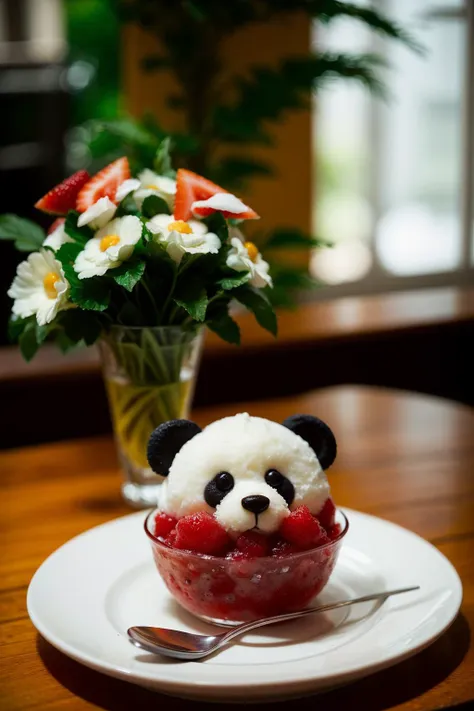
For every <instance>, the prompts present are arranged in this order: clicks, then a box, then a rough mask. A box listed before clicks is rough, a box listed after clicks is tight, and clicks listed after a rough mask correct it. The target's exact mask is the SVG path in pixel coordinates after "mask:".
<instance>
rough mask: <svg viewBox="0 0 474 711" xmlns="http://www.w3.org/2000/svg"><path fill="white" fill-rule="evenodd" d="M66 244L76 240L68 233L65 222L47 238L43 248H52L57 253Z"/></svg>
mask: <svg viewBox="0 0 474 711" xmlns="http://www.w3.org/2000/svg"><path fill="white" fill-rule="evenodd" d="M66 242H74V240H73V239H72V238H71V237H69V235H68V234H67V233H66V230H65V229H64V220H63V221H62V222H61V224H60V225H58V226H57V227H56V229H55V230H53V231H52V232H51V233H50V234H49V235H48V236H47V237H46V239H45V241H44V242H43V247H51V249H52V250H54V251H55V252H57V251H58V249H59V248H60V247H62V246H63V244H66Z"/></svg>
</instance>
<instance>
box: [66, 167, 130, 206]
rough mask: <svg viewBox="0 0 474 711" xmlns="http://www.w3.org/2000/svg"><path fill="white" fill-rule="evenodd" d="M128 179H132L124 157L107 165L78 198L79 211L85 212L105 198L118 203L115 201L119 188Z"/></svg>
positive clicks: (85, 186)
mask: <svg viewBox="0 0 474 711" xmlns="http://www.w3.org/2000/svg"><path fill="white" fill-rule="evenodd" d="M128 178H130V166H129V164H128V160H127V158H126V157H125V156H124V157H123V158H118V159H117V160H116V161H114V162H113V163H110V164H109V165H107V166H106V167H105V168H103V169H102V170H101V171H99V172H98V173H97V174H96V175H94V176H93V177H92V178H91V179H90V180H88V181H87V182H86V184H85V185H84V186H83V187H82V189H81V191H80V192H79V194H78V196H77V204H76V208H77V210H78V211H79V212H85V211H86V210H87V209H88V208H89V207H91V205H93V204H94V203H95V202H97V200H100V198H103V197H108V198H109V200H111V201H112V202H117V201H116V199H115V194H116V192H117V188H118V187H119V185H121V184H122V183H123V182H124V180H128Z"/></svg>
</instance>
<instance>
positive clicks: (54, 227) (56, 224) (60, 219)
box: [48, 217, 66, 235]
mask: <svg viewBox="0 0 474 711" xmlns="http://www.w3.org/2000/svg"><path fill="white" fill-rule="evenodd" d="M65 222H66V220H65V219H64V217H57V218H56V219H55V220H54V222H53V224H52V225H51V226H50V227H49V229H48V234H49V235H51V234H53V232H54V230H57V229H58V227H59V226H60V225H64V223H65Z"/></svg>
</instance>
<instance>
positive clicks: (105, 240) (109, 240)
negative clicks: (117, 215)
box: [100, 235, 120, 252]
mask: <svg viewBox="0 0 474 711" xmlns="http://www.w3.org/2000/svg"><path fill="white" fill-rule="evenodd" d="M119 242H120V237H119V236H118V235H106V236H105V237H102V239H101V240H100V251H101V252H105V250H106V249H108V248H109V247H115V245H116V244H118V243H119Z"/></svg>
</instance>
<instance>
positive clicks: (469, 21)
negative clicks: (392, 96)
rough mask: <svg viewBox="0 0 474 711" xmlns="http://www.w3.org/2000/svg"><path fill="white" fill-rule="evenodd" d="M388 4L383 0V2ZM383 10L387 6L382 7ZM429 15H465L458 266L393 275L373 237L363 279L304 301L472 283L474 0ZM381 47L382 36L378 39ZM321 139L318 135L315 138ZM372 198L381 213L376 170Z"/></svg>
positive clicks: (374, 113) (373, 120) (374, 130)
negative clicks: (380, 254)
mask: <svg viewBox="0 0 474 711" xmlns="http://www.w3.org/2000/svg"><path fill="white" fill-rule="evenodd" d="M383 4H385V2H384V0H381V5H383ZM382 9H383V8H382ZM429 17H430V19H440V18H442V19H446V20H453V19H459V18H461V19H464V21H465V32H466V42H465V55H464V78H463V94H462V97H461V100H462V106H461V122H460V131H461V147H460V152H461V165H460V170H461V181H460V196H459V197H460V236H461V250H460V262H459V265H458V266H457V267H456V268H454V269H452V270H447V271H442V272H430V273H427V274H413V275H395V274H392V273H391V272H389V271H388V270H387V269H385V268H384V267H383V266H382V264H381V263H380V260H379V258H378V254H377V250H376V249H375V242H374V241H372V243H371V245H372V249H371V254H372V259H373V262H372V265H371V267H370V269H369V271H368V272H367V274H365V275H364V276H363V277H362V278H361V279H358V280H356V281H347V282H343V283H341V284H331V285H322V286H321V287H320V288H319V289H318V290H317V291H316V292H313V293H312V295H311V296H309V297H308V295H305V297H304V300H308V298H309V299H321V300H324V299H330V298H334V297H335V296H340V297H344V296H356V295H364V294H375V293H381V292H389V291H402V290H411V289H424V288H435V287H447V286H472V285H474V0H464V3H463V4H462V5H459V6H458V7H456V8H452V7H442V6H437V7H435V8H434V9H433V11H432V12H431V13H430V15H429ZM375 42H376V43H377V45H378V47H377V46H376V49H378V48H380V46H381V44H380V40H375ZM379 113H380V112H379V108H378V106H377V99H374V100H372V101H371V106H370V110H369V122H370V133H371V135H372V136H373V137H374V145H375V150H377V144H378V143H379V140H380V121H381V119H380V115H379ZM316 140H317V138H316ZM371 183H372V184H371V188H370V192H371V203H372V205H373V206H374V207H375V212H376V218H377V217H378V216H379V215H377V212H378V210H377V203H378V195H377V192H378V191H377V175H376V171H374V170H372V175H371Z"/></svg>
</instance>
